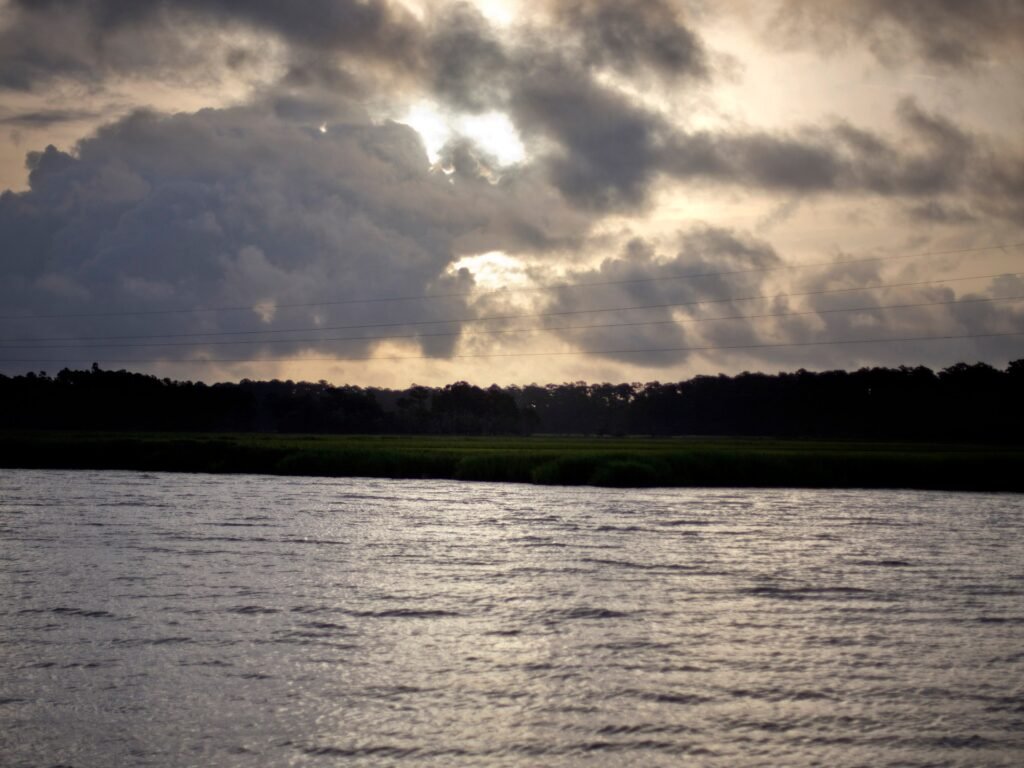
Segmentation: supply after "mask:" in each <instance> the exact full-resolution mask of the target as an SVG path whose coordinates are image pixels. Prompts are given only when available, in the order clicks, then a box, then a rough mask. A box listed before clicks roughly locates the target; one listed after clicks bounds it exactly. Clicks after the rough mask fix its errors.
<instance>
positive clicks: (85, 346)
mask: <svg viewBox="0 0 1024 768" xmlns="http://www.w3.org/2000/svg"><path fill="white" fill-rule="evenodd" d="M1022 300H1024V295H1020V296H998V297H989V298H976V299H954V300H952V301H923V302H913V303H908V304H874V305H869V306H860V307H832V308H826V309H817V310H813V309H812V310H801V311H798V312H769V313H765V314H758V315H722V316H715V317H689V318H682V319H674V320H641V321H636V322H628V323H591V324H587V325H560V326H551V327H540V328H503V329H496V330H484V331H469V332H463V331H455V332H445V333H412V334H398V335H387V336H326V337H325V336H320V337H313V338H301V339H239V340H227V341H204V342H201V344H202V345H203V346H234V345H238V344H307V343H323V342H335V341H363V342H366V341H399V340H416V339H428V338H451V337H462V336H497V335H511V334H517V333H554V332H559V331H579V330H593V329H607V328H631V327H639V326H654V325H691V324H695V323H706V322H713V321H722V320H764V319H773V318H786V317H802V316H808V315H823V314H836V313H842V312H875V311H879V310H889V309H912V308H921V307H938V306H952V305H958V306H959V305H964V304H981V303H996V302H1002V301H1022ZM196 344H197V342H194V341H173V342H148V343H143V344H135V343H119V342H114V343H99V344H95V343H89V344H63V345H4V344H0V350H7V349H35V350H47V349H132V348H144V349H149V348H156V347H192V346H196ZM0 362H4V361H3V360H0Z"/></svg>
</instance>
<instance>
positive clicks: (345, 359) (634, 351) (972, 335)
mask: <svg viewBox="0 0 1024 768" xmlns="http://www.w3.org/2000/svg"><path fill="white" fill-rule="evenodd" d="M1010 336H1024V331H1010V332H1007V333H966V334H957V335H945V336H903V337H899V338H881V339H836V340H830V341H791V342H779V343H773V344H731V345H707V346H695V347H654V348H645V349H635V348H634V349H594V350H584V351H555V350H552V351H542V352H482V353H471V354H460V355H451V356H450V357H449V358H446V359H449V360H452V359H456V360H465V359H471V358H485V359H490V358H505V357H571V356H581V355H639V354H650V353H663V352H712V351H727V350H741V349H782V348H785V347H820V346H831V345H848V344H892V343H897V342H911V341H955V340H960V339H987V338H998V337H1010ZM436 359H437V358H436V357H431V356H429V355H393V356H375V355H366V356H360V357H263V358H259V357H257V358H199V359H192V360H139V359H131V360H120V359H104V360H103V362H104V363H106V364H110V363H116V364H125V363H134V364H136V365H138V364H143V365H145V364H156V363H179V364H184V365H194V364H217V363H346V362H361V361H368V360H373V361H384V362H400V361H407V360H436ZM90 362H99V361H97V360H93V359H92V358H82V359H68V358H56V359H48V360H39V359H20V358H15V359H8V360H0V364H3V363H33V364H34V363H43V364H49V363H90Z"/></svg>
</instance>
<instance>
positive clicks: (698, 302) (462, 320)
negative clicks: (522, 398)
mask: <svg viewBox="0 0 1024 768" xmlns="http://www.w3.org/2000/svg"><path fill="white" fill-rule="evenodd" d="M1020 276H1024V273H1022V272H1011V273H995V274H987V275H969V276H964V277H948V278H941V279H935V280H915V281H909V282H901V283H880V284H877V285H867V286H857V287H852V288H825V289H821V290H816V291H801V292H794V293H763V294H757V295H753V296H731V297H725V298H720V299H695V300H691V301H678V302H663V303H657V304H637V305H627V306H617V307H593V308H587V309H571V310H559V311H555V312H525V313H516V314H505V315H485V316H480V317H458V318H446V319H443V320H404V321H396V322H387V323H350V324H345V325H323V326H303V327H301V328H268V329H255V330H243V331H209V332H200V333H177V334H127V335H111V336H77V337H67V336H64V337H18V338H7V339H0V343H9V342H33V343H37V342H57V341H75V342H80V341H112V340H137V339H169V338H194V339H199V338H209V337H214V336H247V335H256V334H261V335H270V334H284V333H311V332H322V331H342V330H368V329H372V328H404V327H408V326H427V325H450V324H468V323H483V322H491V321H496V320H523V319H530V318H546V317H568V316H572V315H587V314H599V313H606V312H628V311H634V310H645V309H671V308H681V307H693V306H702V305H713V304H729V303H732V302H739V301H758V300H763V299H783V298H803V297H808V296H825V295H835V294H845V293H857V292H860V291H874V290H888V289H892V288H910V287H919V286H923V285H940V284H944V283H955V282H964V281H969V280H987V279H992V278H998V277H1020Z"/></svg>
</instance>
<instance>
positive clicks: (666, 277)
mask: <svg viewBox="0 0 1024 768" xmlns="http://www.w3.org/2000/svg"><path fill="white" fill-rule="evenodd" d="M1021 246H1024V242H1019V243H1001V244H998V245H989V246H979V247H976V248H957V249H951V250H945V251H924V252H921V253H912V254H896V255H890V256H868V257H864V258H858V259H842V260H838V261H820V262H811V263H807V264H786V265H782V266H774V267H752V268H749V269H734V270H726V271H721V272H692V273H686V274H678V275H661V276H659V277H643V278H631V279H622V280H602V281H588V282H584V283H556V284H554V285H549V286H540V287H536V288H504V289H501V290H493V291H464V292H457V293H434V294H419V295H412V296H381V297H370V298H361V299H340V300H337V301H312V302H302V303H287V304H277V303H272V302H263V301H256V302H253V303H252V304H249V305H245V306H224V307H196V308H192V309H148V310H135V311H118V312H73V313H55V314H35V315H0V320H55V319H70V318H86V317H142V316H153V315H185V314H199V313H206V312H251V311H253V309H255V308H256V307H257V306H259V305H261V304H264V303H266V304H268V305H272V306H273V308H274V309H275V310H277V309H299V308H309V307H329V306H342V305H349V304H377V303H385V302H399V301H423V300H429V299H452V298H460V297H468V296H474V297H479V296H491V295H496V294H502V295H506V294H511V293H537V292H545V291H556V290H563V289H567V288H568V289H575V288H592V287H599V286H608V285H631V284H640V283H656V282H663V281H666V280H689V279H693V278H700V277H724V276H728V275H742V274H754V273H760V272H778V271H781V270H787V269H805V268H810V267H836V266H845V265H847V264H864V263H869V262H885V261H895V260H899V259H917V258H926V257H931V256H952V255H958V254H965V253H981V252H985V251H997V250H1005V249H1007V248H1019V247H1021Z"/></svg>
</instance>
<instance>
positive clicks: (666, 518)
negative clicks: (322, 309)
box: [0, 470, 1024, 768]
mask: <svg viewBox="0 0 1024 768" xmlns="http://www.w3.org/2000/svg"><path fill="white" fill-rule="evenodd" d="M0 667H2V669H3V674H2V679H0V765H4V766H54V765H63V766H75V767H76V768H85V767H87V766H104V767H106V766H111V765H133V766H192V765H194V766H212V765H216V766H235V765H237V766H254V765H261V766H262V765H265V766H286V765H297V766H321V765H323V766H327V765H331V766H333V765H346V766H348V765H352V766H362V765H399V766H401V765H417V766H478V765H493V766H537V765H544V766H562V765H581V764H586V765H588V766H621V765H644V766H660V765H665V766H668V765H680V764H688V765H699V766H755V765H759V766H760V765H763V766H779V765H786V766H812V765H828V766H865V765H870V766H874V767H878V766H897V765H898V766H943V765H949V766H1002V765H1005V766H1019V765H1022V764H1024V497H1022V496H1017V495H1000V494H963V493H934V492H916V491H860V490H830V491H822V490H758V489H743V490H730V489H645V490H608V489H598V488H589V487H575V488H566V487H538V486H524V485H501V484H485V483H458V482H450V481H438V480H425V481H392V480H372V479H322V478H295V477H290V478H283V477H258V476H243V475H235V476H223V475H222V476H214V475H184V474H171V473H166V474H165V473H153V474H141V473H133V472H68V471H20V470H3V471H0Z"/></svg>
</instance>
